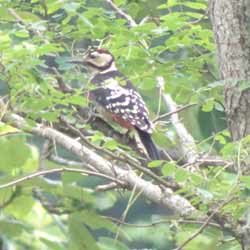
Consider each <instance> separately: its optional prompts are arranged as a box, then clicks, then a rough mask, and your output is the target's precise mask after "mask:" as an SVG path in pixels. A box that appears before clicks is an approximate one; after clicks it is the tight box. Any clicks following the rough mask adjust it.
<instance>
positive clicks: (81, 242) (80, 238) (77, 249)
mask: <svg viewBox="0 0 250 250" xmlns="http://www.w3.org/2000/svg"><path fill="white" fill-rule="evenodd" d="M68 227H69V249H70V250H99V247H98V246H97V244H96V240H95V239H94V238H93V236H92V235H91V234H90V232H89V231H88V230H87V228H86V227H85V226H84V225H83V223H82V222H81V220H79V217H78V214H72V215H70V216H69V219H68Z"/></svg>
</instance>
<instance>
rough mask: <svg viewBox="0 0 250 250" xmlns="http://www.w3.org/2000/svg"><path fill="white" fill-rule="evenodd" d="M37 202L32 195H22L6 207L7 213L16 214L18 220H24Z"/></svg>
mask: <svg viewBox="0 0 250 250" xmlns="http://www.w3.org/2000/svg"><path fill="white" fill-rule="evenodd" d="M31 193H32V191H31V192H30V195H31ZM34 204H35V201H34V199H33V198H32V197H31V196H27V195H22V196H18V197H16V198H15V199H14V200H13V201H12V202H11V203H10V204H9V205H8V206H7V207H6V208H5V209H4V211H5V213H6V214H9V215H11V216H14V217H15V218H16V219H18V220H24V218H25V216H26V215H27V214H28V213H29V212H30V211H31V209H32V207H33V205H34Z"/></svg>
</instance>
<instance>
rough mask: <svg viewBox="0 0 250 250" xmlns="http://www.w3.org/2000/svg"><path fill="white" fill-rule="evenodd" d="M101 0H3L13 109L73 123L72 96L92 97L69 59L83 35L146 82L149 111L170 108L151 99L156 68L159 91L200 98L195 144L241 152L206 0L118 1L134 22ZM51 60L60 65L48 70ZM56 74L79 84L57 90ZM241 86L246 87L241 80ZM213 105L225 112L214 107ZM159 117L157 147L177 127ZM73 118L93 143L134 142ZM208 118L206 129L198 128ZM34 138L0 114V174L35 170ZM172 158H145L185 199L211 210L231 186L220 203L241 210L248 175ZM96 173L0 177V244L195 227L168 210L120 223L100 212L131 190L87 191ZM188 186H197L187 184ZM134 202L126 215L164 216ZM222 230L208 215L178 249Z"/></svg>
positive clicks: (229, 154)
mask: <svg viewBox="0 0 250 250" xmlns="http://www.w3.org/2000/svg"><path fill="white" fill-rule="evenodd" d="M104 2H105V1H101V0H96V1H92V0H85V1H83V0H74V1H69V0H64V1H59V0H41V1H40V0H30V1H20V0H12V1H10V0H0V56H1V63H0V71H1V73H0V85H1V86H0V95H3V94H6V91H9V92H10V93H9V94H10V104H11V108H12V110H13V111H14V112H20V113H22V114H25V115H24V116H25V119H26V120H27V121H28V122H29V124H30V125H31V126H32V125H33V124H34V121H35V120H39V121H42V122H43V123H45V124H49V125H51V126H52V125H53V123H54V122H58V119H59V117H60V116H61V115H63V116H64V117H66V118H67V120H69V121H71V122H72V123H74V122H75V121H76V118H75V116H74V115H73V113H74V111H75V110H76V106H81V107H86V106H87V105H88V100H87V98H86V96H85V95H84V94H83V93H85V91H86V90H87V89H88V88H91V86H90V85H89V79H88V76H87V75H86V74H85V73H83V72H81V70H80V69H79V68H77V67H73V66H72V65H71V64H70V63H68V59H69V58H71V56H72V55H75V54H80V52H83V51H85V49H87V47H88V46H89V45H96V44H102V46H103V47H106V48H108V49H109V50H110V51H111V52H112V53H113V54H114V56H115V57H116V61H117V65H118V68H119V69H120V70H121V71H122V72H123V73H125V74H126V75H128V76H129V78H130V79H131V80H132V81H133V83H134V84H135V86H136V87H137V88H138V89H139V91H140V92H141V93H142V95H143V96H144V99H145V101H146V103H147V104H148V106H149V109H150V113H151V116H152V118H156V116H157V114H158V113H157V111H158V107H161V110H160V112H161V114H164V113H166V112H168V110H167V109H166V107H165V106H164V105H163V104H162V103H159V100H160V98H159V88H158V86H157V81H156V77H157V76H162V77H163V78H164V80H165V86H163V92H164V93H169V94H171V96H172V97H173V98H174V100H175V101H176V102H177V103H178V104H180V105H181V104H188V103H197V104H198V106H197V107H196V108H192V109H190V110H189V111H186V112H185V114H184V115H183V122H184V124H185V125H187V127H188V128H189V130H190V133H191V134H192V135H193V136H194V138H195V139H197V140H199V141H201V142H200V143H199V144H198V145H197V146H198V148H199V150H200V151H205V152H207V150H211V151H214V152H217V153H218V154H220V155H221V156H222V157H223V158H224V159H230V160H235V159H236V160H238V162H242V161H243V162H244V161H245V164H249V162H247V159H248V158H249V157H248V155H249V152H248V150H247V149H248V148H249V147H248V146H249V138H245V139H244V140H243V141H241V142H238V143H229V142H228V137H229V135H228V131H225V124H224V121H223V116H224V110H223V106H222V105H221V103H223V95H222V89H223V84H224V83H223V82H219V81H217V79H216V76H217V72H216V70H215V67H214V64H215V56H214V54H215V52H214V51H215V47H214V43H213V35H212V31H211V27H210V25H209V22H208V17H207V14H206V10H207V1H205V0H193V1H191V0H190V1H188V0H168V1H165V0H154V1H150V0H143V1H130V0H116V1H114V2H115V4H116V5H117V6H119V8H120V9H121V10H123V11H125V12H126V13H127V14H129V15H130V16H131V17H132V18H133V19H134V20H135V21H136V22H137V23H138V24H139V25H138V26H137V27H129V25H128V22H127V21H126V20H124V19H123V18H122V17H120V16H118V15H117V14H116V13H115V12H114V11H113V10H112V9H111V8H110V7H109V6H108V5H107V4H105V3H104ZM13 11H14V12H13ZM53 67H55V68H56V69H57V72H56V73H55V71H53V70H51V69H52V68H53ZM58 74H59V75H60V77H61V78H62V79H63V81H64V82H65V83H66V84H68V85H70V86H71V87H73V88H74V89H76V91H75V92H74V93H63V92H62V91H61V90H60V89H59V88H58V83H59V82H60V77H59V76H58ZM2 85H4V86H7V87H8V88H7V89H8V90H6V88H5V87H3V86H2ZM240 86H241V88H242V89H244V88H246V86H247V83H245V82H242V83H241V85H240ZM1 112H2V111H1ZM218 112H219V114H221V117H222V119H210V117H215V116H216V115H217V114H218ZM166 121H167V120H166V119H163V120H162V121H161V122H159V123H157V124H156V128H157V129H156V131H155V134H154V139H155V141H156V142H158V144H159V145H161V146H162V147H163V148H170V147H174V146H176V145H178V141H177V140H176V136H175V130H174V129H173V128H172V127H171V125H170V124H169V123H168V124H167V126H166ZM76 127H78V128H83V129H84V130H85V131H88V132H89V137H90V141H91V143H93V144H94V145H96V146H99V147H103V148H105V149H106V150H111V151H113V152H115V153H116V152H117V149H119V152H120V151H123V152H125V153H127V154H130V153H132V152H131V150H130V149H128V148H127V147H125V146H121V145H120V144H119V143H118V142H117V141H115V140H114V139H111V138H109V137H106V136H105V135H104V134H102V133H101V132H96V131H94V132H93V130H92V129H91V128H90V127H89V125H86V124H84V122H81V123H79V124H76ZM207 128H210V130H209V132H208V133H205V131H207V130H206V129H207ZM211 139H213V142H211ZM214 143H215V147H213V144H214ZM34 144H36V146H37V147H35V146H34ZM41 144H43V141H42V140H41V138H34V137H32V136H30V135H29V136H28V135H27V134H26V133H24V132H23V131H16V130H15V129H13V128H12V127H10V126H8V125H6V124H1V125H0V149H1V150H0V184H4V183H7V182H8V181H12V180H14V179H16V178H21V177H23V176H24V175H26V174H28V173H33V172H35V171H38V169H39V153H38V149H37V148H38V147H40V148H41ZM57 150H58V152H57V153H58V154H59V155H63V156H66V157H68V156H69V158H70V159H71V157H72V155H68V152H67V153H66V152H64V151H63V150H62V149H61V148H59V147H58V148H57ZM72 160H76V159H72ZM181 160H182V159H180V161H181ZM178 163H179V162H174V161H171V162H168V163H165V162H162V161H153V162H151V163H149V165H148V167H149V168H151V169H152V170H158V169H160V171H159V172H161V173H162V175H163V176H164V177H172V178H174V179H175V180H176V181H177V182H178V183H180V184H181V185H182V186H183V188H182V189H181V190H178V191H177V193H180V194H182V195H184V196H185V195H187V194H190V196H191V198H190V197H189V198H190V200H191V202H192V204H194V205H196V206H197V207H199V208H200V210H201V212H204V213H207V212H208V206H209V205H211V204H213V203H214V202H217V201H220V200H223V199H224V198H225V197H227V196H228V195H229V194H230V195H233V194H234V195H237V196H238V197H239V198H238V200H237V201H236V200H235V201H234V202H232V203H231V204H230V205H227V206H226V207H225V208H224V210H223V213H225V214H231V215H232V217H233V219H234V220H235V222H236V221H237V220H238V219H240V218H242V217H243V216H244V213H245V211H246V210H247V209H248V206H249V205H248V204H249V189H250V186H249V177H248V176H244V177H243V176H236V175H234V174H229V173H227V172H225V169H224V167H220V166H218V167H214V166H211V168H209V169H208V170H204V171H203V172H202V173H199V174H198V173H195V174H194V173H190V171H188V170H187V169H184V168H180V167H178V165H177V164H178ZM45 164H46V166H47V167H48V168H51V169H52V168H57V167H62V166H61V165H60V166H59V165H58V164H55V163H53V162H51V161H49V160H47V161H45ZM240 167H241V166H239V168H240ZM96 184H100V180H99V179H97V178H92V177H88V178H87V177H86V176H82V175H79V174H76V173H63V174H61V175H60V176H58V175H52V176H49V177H48V176H46V178H42V177H37V178H34V179H31V180H28V181H26V182H21V183H19V185H18V186H16V187H11V188H5V189H0V207H1V210H2V213H1V216H0V234H1V236H0V238H1V241H3V244H4V247H5V249H18V250H22V249H44V250H47V249H55V250H62V249H71V250H83V249H84V250H88V249H90V250H95V249H96V250H97V249H102V250H113V249H121V250H122V249H132V248H135V249H137V248H138V249H141V248H145V249H147V248H150V249H151V248H152V249H157V250H158V249H159V250H161V249H172V248H174V246H175V245H176V244H177V243H178V244H179V243H182V242H183V241H184V240H186V239H187V238H188V237H190V236H191V234H192V233H194V232H195V231H196V230H197V229H198V226H197V225H191V224H188V223H187V225H180V224H179V223H178V222H176V221H174V220H173V221H170V222H169V223H167V224H161V225H155V226H154V227H148V228H143V229H142V228H140V227H139V228H136V227H132V228H131V227H126V226H123V225H121V226H120V228H119V229H118V227H117V226H116V225H115V224H114V223H113V222H112V221H111V220H110V219H108V218H104V217H103V216H102V215H103V214H108V215H111V216H120V215H121V211H123V210H124V207H125V206H124V203H125V202H127V194H126V193H125V194H124V193H123V192H121V193H118V192H117V193H115V192H112V191H109V192H105V193H95V192H93V188H94V187H95V186H96ZM194 193H195V194H198V195H196V196H192V194H194ZM136 203H137V202H136ZM138 204H139V205H138V206H140V207H139V208H138V207H136V205H137V204H136V205H135V206H134V207H132V208H131V210H132V211H129V216H128V220H129V221H131V223H136V222H137V221H142V222H141V223H146V222H148V223H151V222H154V221H155V220H154V218H153V216H152V214H154V213H158V212H159V213H161V215H162V214H163V216H162V217H164V216H165V214H166V211H165V210H164V211H159V210H157V209H155V207H153V209H152V210H149V208H148V207H150V206H153V205H149V204H147V203H145V201H143V200H142V199H141V200H139V201H138ZM145 204H146V205H147V208H145ZM142 209H143V211H142ZM138 211H139V212H138ZM155 211H156V212H155ZM133 212H134V213H133ZM159 217H160V218H162V217H161V216H159ZM156 232H157V233H156ZM31 236H32V237H31ZM227 237H228V236H227V235H226V233H224V232H223V231H222V230H219V229H215V228H214V227H212V226H209V228H208V229H207V230H206V231H204V232H203V233H202V234H200V236H199V237H198V238H197V239H196V240H195V241H192V243H191V244H190V245H188V247H187V248H186V249H194V250H195V249H201V248H203V249H214V250H217V249H218V250H219V249H230V248H234V249H237V248H238V245H237V244H236V242H235V241H231V242H226V240H227ZM224 240H225V242H224Z"/></svg>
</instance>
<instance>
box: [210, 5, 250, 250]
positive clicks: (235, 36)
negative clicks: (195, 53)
mask: <svg viewBox="0 0 250 250" xmlns="http://www.w3.org/2000/svg"><path fill="white" fill-rule="evenodd" d="M209 7H210V17H211V21H212V25H213V31H214V37H215V42H216V46H217V58H218V64H219V72H220V77H221V80H223V81H224V82H225V88H224V95H225V109H226V114H227V123H228V128H229V130H230V133H231V136H232V140H233V141H237V140H240V139H242V138H243V137H245V136H247V135H250V89H249V87H248V86H250V1H249V0H210V6H209ZM244 160H245V162H244V164H242V170H243V172H245V173H249V170H250V167H249V166H250V164H249V162H250V161H249V159H244ZM246 220H247V219H246ZM238 231H239V234H241V238H242V249H247V250H249V249H250V225H249V223H247V222H246V223H245V225H244V226H243V225H242V226H239V228H238Z"/></svg>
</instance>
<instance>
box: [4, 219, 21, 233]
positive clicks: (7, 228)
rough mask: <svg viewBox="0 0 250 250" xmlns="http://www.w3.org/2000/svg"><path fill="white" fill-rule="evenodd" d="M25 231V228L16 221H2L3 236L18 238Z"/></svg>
mask: <svg viewBox="0 0 250 250" xmlns="http://www.w3.org/2000/svg"><path fill="white" fill-rule="evenodd" d="M24 229H25V226H24V225H23V224H22V223H20V222H18V221H16V220H8V219H1V220H0V234H1V235H6V236H8V237H16V236H18V235H20V234H21V233H22V232H23V230H24Z"/></svg>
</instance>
